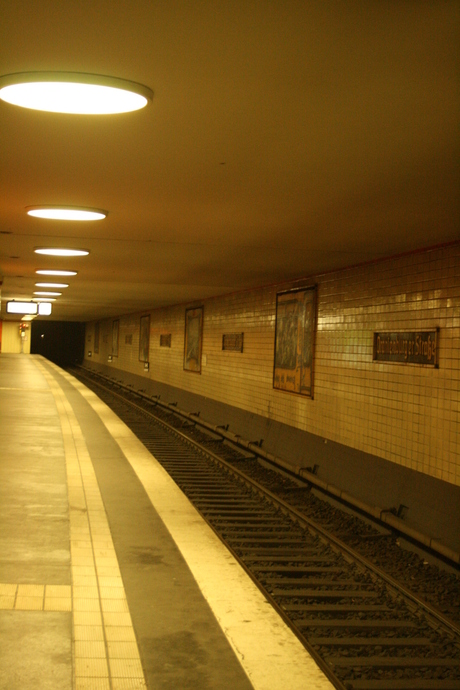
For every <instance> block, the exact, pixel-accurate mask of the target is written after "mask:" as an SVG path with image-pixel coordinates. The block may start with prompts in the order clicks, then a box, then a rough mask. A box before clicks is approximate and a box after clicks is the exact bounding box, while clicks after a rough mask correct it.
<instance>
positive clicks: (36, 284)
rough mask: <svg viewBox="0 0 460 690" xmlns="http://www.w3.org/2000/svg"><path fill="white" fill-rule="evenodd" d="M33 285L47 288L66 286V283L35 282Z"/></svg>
mask: <svg viewBox="0 0 460 690" xmlns="http://www.w3.org/2000/svg"><path fill="white" fill-rule="evenodd" d="M35 287H47V288H67V287H69V284H68V283H35Z"/></svg>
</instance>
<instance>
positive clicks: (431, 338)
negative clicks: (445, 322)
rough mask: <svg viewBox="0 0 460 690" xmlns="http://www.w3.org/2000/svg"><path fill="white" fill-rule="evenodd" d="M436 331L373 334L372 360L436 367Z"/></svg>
mask: <svg viewBox="0 0 460 690" xmlns="http://www.w3.org/2000/svg"><path fill="white" fill-rule="evenodd" d="M438 335H439V333H438V330H437V329H436V330H433V331H410V332H408V331H405V332H402V333H374V351H373V357H372V358H373V360H374V361H375V362H398V363H401V364H425V365H429V366H432V367H437V366H438Z"/></svg>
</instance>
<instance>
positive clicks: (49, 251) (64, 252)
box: [34, 247, 89, 256]
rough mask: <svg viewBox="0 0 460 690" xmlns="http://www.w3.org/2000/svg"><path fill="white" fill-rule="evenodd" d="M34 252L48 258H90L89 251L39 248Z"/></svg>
mask: <svg viewBox="0 0 460 690" xmlns="http://www.w3.org/2000/svg"><path fill="white" fill-rule="evenodd" d="M34 252H35V253H36V254H46V255H47V256H88V254H89V251H88V250H87V249H64V248H63V247H37V248H36V249H34Z"/></svg>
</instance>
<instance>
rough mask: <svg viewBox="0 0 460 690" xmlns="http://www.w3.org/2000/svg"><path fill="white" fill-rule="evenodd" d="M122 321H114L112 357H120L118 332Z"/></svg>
mask: <svg viewBox="0 0 460 690" xmlns="http://www.w3.org/2000/svg"><path fill="white" fill-rule="evenodd" d="M119 327H120V321H118V320H117V321H112V356H113V357H118V331H119Z"/></svg>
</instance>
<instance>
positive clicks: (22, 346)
mask: <svg viewBox="0 0 460 690" xmlns="http://www.w3.org/2000/svg"><path fill="white" fill-rule="evenodd" d="M20 323H21V322H20V321H2V333H1V336H2V337H1V352H4V353H7V352H8V353H13V354H14V353H16V354H19V353H20V352H21V351H22V352H23V353H24V354H29V353H30V328H29V329H28V330H27V331H26V335H25V338H24V340H23V341H22V342H21V337H20V335H19V324H20Z"/></svg>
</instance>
